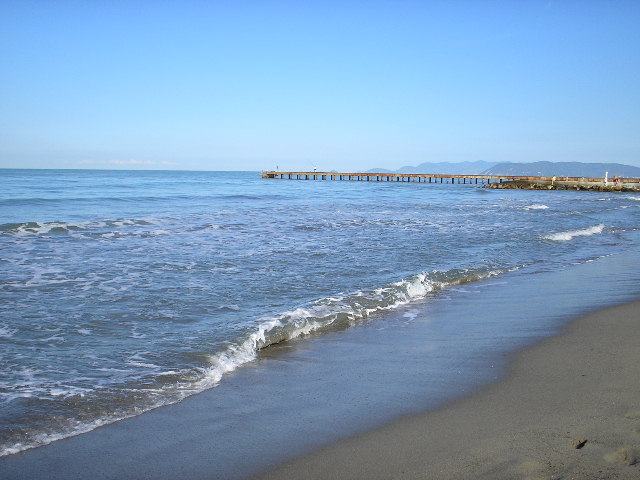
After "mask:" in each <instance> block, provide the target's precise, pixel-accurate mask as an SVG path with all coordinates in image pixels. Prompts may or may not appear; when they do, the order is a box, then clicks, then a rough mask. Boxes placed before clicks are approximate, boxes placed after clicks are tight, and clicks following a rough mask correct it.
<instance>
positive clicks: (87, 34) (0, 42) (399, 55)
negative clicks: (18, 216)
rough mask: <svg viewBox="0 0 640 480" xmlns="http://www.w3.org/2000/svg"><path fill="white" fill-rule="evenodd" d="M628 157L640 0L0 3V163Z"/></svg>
mask: <svg viewBox="0 0 640 480" xmlns="http://www.w3.org/2000/svg"><path fill="white" fill-rule="evenodd" d="M474 160H486V161H494V162H502V161H514V162H529V161H538V160H546V161H584V162H619V163H626V164H630V165H636V166H640V1H631V0H630V1H613V0H612V1H605V0H601V1H595V0H594V1H590V0H575V1H568V0H567V1H560V0H558V1H551V0H549V1H533V0H531V1H526V0H513V1H488V0H487V1H483V0H473V1H462V0H460V1H456V0H448V1H428V0H423V1H417V0H415V1H411V0H395V1H384V0H369V1H355V0H354V1H350V0H340V1H337V0H336V1H331V0H325V1H319V0H318V1H304V0H296V1H269V0H256V1H248V0H219V1H215V0H211V1H204V0H202V1H196V0H192V1H190V0H180V1H179V0H175V1H165V0H147V1H144V0H105V1H101V0H90V1H86V0H83V1H65V0H60V1H30V0H0V167H24V168H31V167H33V168H152V169H167V168H168V169H198V170H270V169H275V168H276V166H278V167H279V168H280V170H308V169H311V168H313V167H316V168H318V169H319V170H330V169H336V170H364V169H369V168H373V167H384V168H390V169H395V168H398V167H401V166H403V165H417V164H419V163H422V162H427V161H429V162H441V161H453V162H458V161H474Z"/></svg>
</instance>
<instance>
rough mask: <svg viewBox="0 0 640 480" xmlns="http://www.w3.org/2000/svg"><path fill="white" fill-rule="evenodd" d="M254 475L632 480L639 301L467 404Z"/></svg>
mask: <svg viewBox="0 0 640 480" xmlns="http://www.w3.org/2000/svg"><path fill="white" fill-rule="evenodd" d="M576 447H581V448H576ZM257 478H260V479H270V480H273V479H392V478H406V479H418V478H426V479H496V480H499V479H531V480H533V479H581V480H588V479H636V480H637V479H640V302H635V303H630V304H626V305H622V306H618V307H613V308H608V309H605V310H601V311H599V312H595V313H592V314H589V315H587V316H585V317H582V318H580V319H578V320H576V321H575V322H573V323H572V324H571V325H570V326H569V327H568V328H567V331H566V333H564V334H562V335H560V336H556V337H553V338H550V339H547V340H545V341H543V342H542V343H540V344H538V345H536V346H534V347H531V348H529V349H527V350H524V351H521V352H519V353H517V354H516V355H514V361H513V364H512V366H511V368H510V369H509V374H508V375H507V377H506V378H505V379H503V380H501V381H499V382H497V383H495V384H492V385H490V386H488V387H486V388H484V389H483V390H481V391H480V392H478V393H476V394H474V395H472V396H470V397H468V398H465V399H462V400H459V401H457V402H455V403H454V404H452V405H450V406H447V407H445V408H443V409H440V410H437V411H434V412H428V413H425V414H422V415H418V416H412V417H407V418H403V419H401V420H399V421H397V422H394V423H392V424H390V425H388V426H386V427H383V428H381V429H378V430H374V431H371V432H366V433H364V434H361V435H357V436H355V437H351V438H348V439H345V440H342V441H340V442H338V443H335V444H333V445H330V446H328V447H326V448H324V449H322V450H320V451H318V452H315V453H312V454H310V455H307V456H304V457H302V458H298V459H295V460H292V461H290V462H287V463H285V464H284V465H282V466H280V467H279V468H277V469H275V470H272V471H269V472H265V473H263V474H261V475H260V476H258V477H257Z"/></svg>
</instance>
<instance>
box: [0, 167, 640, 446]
mask: <svg viewBox="0 0 640 480" xmlns="http://www.w3.org/2000/svg"><path fill="white" fill-rule="evenodd" d="M0 187H1V189H0V192H2V193H1V194H0V195H1V196H0V348H1V350H0V351H1V352H2V354H1V356H0V409H1V415H0V454H1V455H10V454H13V453H16V452H19V451H22V450H25V449H29V448H32V447H36V446H40V445H44V444H47V443H50V442H52V441H55V440H58V439H61V438H65V437H68V436H72V435H75V434H78V433H82V432H86V431H90V430H92V429H94V428H96V427H98V426H100V425H105V424H108V423H112V422H115V421H117V420H119V419H123V418H128V417H133V416H137V415H140V414H141V413H144V412H146V411H149V410H152V409H154V408H156V407H160V406H165V405H170V404H175V403H176V402H179V401H180V400H182V399H184V398H186V397H189V396H192V395H193V394H196V393H200V392H203V391H205V390H210V391H212V392H215V389H216V388H223V387H224V386H225V382H228V379H229V378H230V375H232V374H233V373H237V372H239V371H243V369H247V368H253V369H255V368H256V366H255V360H256V359H257V358H260V357H265V356H266V357H269V356H270V355H276V353H269V352H277V351H278V350H279V349H281V348H282V346H283V345H285V346H286V345H289V344H292V342H293V343H295V344H304V343H305V342H311V343H313V344H314V345H316V346H317V345H322V344H324V347H323V351H328V350H329V348H330V347H329V346H328V345H327V343H331V345H338V344H339V343H340V341H338V339H345V338H348V336H349V335H350V334H351V333H350V332H353V331H355V330H357V329H358V328H360V330H364V331H366V330H367V329H371V331H375V332H376V334H375V335H376V338H380V335H382V338H384V335H385V333H382V334H380V332H381V331H382V332H384V329H385V328H387V327H388V321H389V318H391V317H393V318H399V319H400V321H401V322H405V323H408V324H411V323H412V322H413V321H414V319H415V318H416V317H417V316H419V314H418V313H416V312H417V311H420V312H423V311H424V309H425V302H428V301H430V300H434V299H435V300H438V302H437V304H435V305H437V307H434V308H436V309H438V308H439V309H441V310H442V311H446V310H447V308H448V306H454V305H457V307H456V308H458V309H459V308H461V307H460V305H464V303H465V300H466V299H469V298H471V297H472V296H474V295H475V296H478V295H479V293H478V292H479V291H482V290H483V288H487V289H491V288H495V287H494V286H495V285H499V284H501V283H505V284H509V283H510V282H516V280H514V279H516V278H517V279H518V280H517V281H518V282H524V283H525V284H527V281H528V279H531V284H534V283H535V282H533V280H534V279H537V278H541V277H540V276H541V275H545V274H550V273H552V272H558V271H567V270H571V269H573V268H579V266H581V265H587V264H589V263H591V262H594V260H599V259H603V258H604V259H606V258H608V257H612V258H613V257H615V258H620V257H621V256H622V257H624V254H625V252H629V251H636V250H637V249H638V247H640V238H639V237H640V236H639V235H638V230H639V229H640V197H639V196H637V195H633V194H622V193H595V192H568V191H567V192H565V191H553V192H537V191H519V190H504V191H503V190H488V189H482V188H478V187H476V186H475V185H474V186H471V185H446V184H442V185H441V184H409V183H404V184H397V183H377V182H346V181H345V182H339V181H304V180H301V181H293V180H291V181H289V180H265V179H262V178H261V177H260V175H259V173H257V172H174V171H162V172H161V171H158V172H152V171H144V172H140V171H137V172H134V171H129V172H127V171H89V170H86V171H79V170H0ZM634 258H636V257H634ZM636 266H637V265H636ZM633 270H634V271H635V270H637V269H636V268H633ZM637 280H638V278H637V277H633V276H632V277H629V278H626V282H627V283H626V284H624V285H621V284H619V283H618V284H616V285H615V289H616V291H620V289H622V290H625V292H627V293H629V292H630V293H633V292H637V287H638V283H637ZM582 281H584V279H581V280H580V282H582ZM591 281H592V282H593V281H594V280H593V279H591ZM595 281H597V279H596V280H595ZM516 283H517V282H516ZM576 283H577V284H579V282H578V281H577V280H576ZM501 288H502V287H501ZM541 288H542V287H539V289H541ZM603 288H604V287H603ZM606 288H609V287H606ZM502 291H507V290H502ZM519 291H522V289H520V290H519ZM623 293H624V292H623ZM494 295H499V294H495V293H494ZM534 295H535V292H531V296H534ZM572 295H573V298H576V299H578V300H579V297H580V292H579V290H578V291H577V292H574V293H573V294H572ZM551 297H552V294H551V292H548V293H547V294H545V296H544V298H542V299H541V300H540V303H541V308H544V307H545V306H548V305H550V303H549V301H550V299H551ZM546 299H549V301H547V300H546ZM587 303H588V302H587ZM549 308H550V307H549ZM493 316H495V315H493ZM485 318H492V315H485ZM539 322H540V326H539V328H542V327H543V326H544V321H543V320H539ZM363 327H364V328H363ZM459 328H461V326H460V325H456V328H450V329H441V330H439V331H438V332H437V338H438V342H440V343H441V344H446V343H447V342H450V343H451V344H452V345H453V344H456V345H457V347H456V348H458V349H465V348H470V347H471V344H470V342H472V337H469V338H467V337H463V336H461V335H460V332H459ZM464 328H466V329H467V330H470V329H472V328H474V327H472V326H471V325H467V326H466V327H464ZM496 328H503V327H502V326H497V327H496ZM421 331H422V332H423V333H422V334H421V335H433V336H434V337H433V338H435V335H436V333H435V332H429V331H428V329H427V331H426V333H425V330H424V329H422V330H421ZM398 332H399V330H397V329H389V333H388V336H389V338H391V336H393V337H394V341H393V345H394V348H397V345H398V342H400V343H401V342H403V341H404V340H403V339H402V336H400V337H398ZM461 338H462V340H461ZM415 339H416V334H413V335H411V336H410V337H407V338H406V345H407V348H408V349H411V348H414V347H415V345H414V343H412V342H415V341H416V340H415ZM514 341H515V340H514ZM518 341H520V340H518ZM296 342H298V343H296ZM456 342H457V343H456ZM465 342H467V343H466V344H465ZM269 346H271V347H270V348H267V347H269ZM389 355H391V350H390V351H389ZM407 358H409V360H408V359H407ZM407 358H404V359H403V362H407V361H411V360H410V359H411V358H412V357H407ZM421 358H422V359H423V360H421V361H424V362H429V361H431V360H429V359H428V355H424V356H423V357H421ZM425 359H426V360H425ZM392 361H393V359H391V358H389V362H392ZM433 361H435V360H433ZM427 367H428V365H427V364H425V366H424V368H427ZM421 368H422V367H421ZM252 372H253V373H252V375H255V374H256V373H255V372H260V369H258V370H253V371H252ZM262 374H263V375H267V374H268V372H262ZM455 374H456V372H453V371H452V372H451V375H452V378H453V376H454V375H455ZM292 375H293V374H292ZM439 375H441V373H439ZM299 381H300V382H303V381H304V380H302V379H301V380H299ZM439 381H440V382H442V383H444V384H448V383H447V379H446V378H444V379H442V378H440V380H439ZM397 388H400V387H396V389H397ZM414 393H415V394H416V395H417V394H418V393H417V392H414ZM382 394H383V393H381V395H382Z"/></svg>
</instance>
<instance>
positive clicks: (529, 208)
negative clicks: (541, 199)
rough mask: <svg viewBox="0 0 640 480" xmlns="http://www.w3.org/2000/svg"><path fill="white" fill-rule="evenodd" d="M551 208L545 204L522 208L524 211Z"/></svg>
mask: <svg viewBox="0 0 640 480" xmlns="http://www.w3.org/2000/svg"><path fill="white" fill-rule="evenodd" d="M548 208H549V207H548V206H547V205H543V204H539V203H536V204H533V205H527V206H526V207H522V210H546V209H548Z"/></svg>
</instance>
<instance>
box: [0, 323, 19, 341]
mask: <svg viewBox="0 0 640 480" xmlns="http://www.w3.org/2000/svg"><path fill="white" fill-rule="evenodd" d="M17 331H18V330H17V329H15V328H9V325H7V324H6V323H3V324H2V325H0V338H11V337H13V335H14V333H16V332H17Z"/></svg>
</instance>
